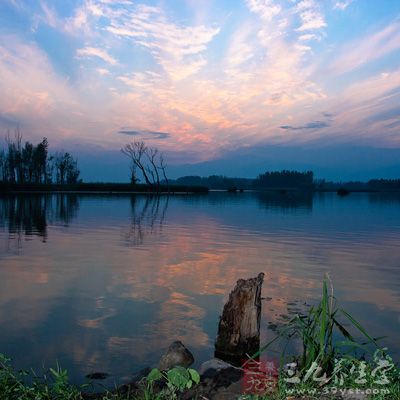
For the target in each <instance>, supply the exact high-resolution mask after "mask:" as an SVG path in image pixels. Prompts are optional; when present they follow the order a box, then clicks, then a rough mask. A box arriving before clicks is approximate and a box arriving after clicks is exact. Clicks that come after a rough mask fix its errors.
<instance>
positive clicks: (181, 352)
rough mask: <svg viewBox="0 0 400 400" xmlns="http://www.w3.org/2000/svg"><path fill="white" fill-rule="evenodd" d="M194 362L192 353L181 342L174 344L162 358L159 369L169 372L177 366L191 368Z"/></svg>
mask: <svg viewBox="0 0 400 400" xmlns="http://www.w3.org/2000/svg"><path fill="white" fill-rule="evenodd" d="M193 362H194V357H193V355H192V353H191V352H190V351H189V350H188V349H187V348H186V347H185V346H184V345H183V343H182V342H181V341H179V340H177V341H176V342H173V343H172V344H171V345H170V346H169V347H168V350H167V352H166V353H165V354H164V355H163V356H162V357H161V359H160V362H159V363H158V369H160V370H167V369H171V368H173V367H176V366H177V365H180V366H182V367H185V368H187V367H189V366H190V365H192V364H193Z"/></svg>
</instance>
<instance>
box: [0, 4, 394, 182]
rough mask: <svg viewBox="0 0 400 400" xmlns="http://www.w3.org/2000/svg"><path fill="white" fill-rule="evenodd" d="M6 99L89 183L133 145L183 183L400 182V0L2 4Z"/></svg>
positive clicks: (2, 126)
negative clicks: (289, 177)
mask: <svg viewBox="0 0 400 400" xmlns="http://www.w3.org/2000/svg"><path fill="white" fill-rule="evenodd" d="M0 93H1V96H0V135H1V133H2V132H4V135H5V134H6V132H7V130H9V129H10V130H13V129H15V128H16V127H18V128H19V129H20V131H21V132H22V134H23V137H24V139H25V140H29V141H32V142H38V141H39V140H41V138H42V137H44V136H45V137H47V138H48V140H49V143H50V147H51V149H53V150H65V151H70V152H72V153H73V154H74V155H76V156H77V157H78V161H79V164H80V166H81V170H82V176H83V178H84V179H85V180H109V181H113V180H120V181H123V180H128V179H129V171H128V167H127V161H128V160H125V159H124V158H123V155H122V154H121V153H120V151H119V150H120V148H121V147H123V146H124V145H125V144H126V143H128V142H130V141H133V140H144V141H145V142H146V143H147V144H148V145H150V146H155V147H158V148H159V149H160V150H161V151H163V152H164V153H165V156H166V159H167V162H168V164H169V171H170V176H172V177H177V176H182V175H187V174H199V175H209V174H213V173H216V174H224V175H227V176H244V177H252V176H256V175H257V174H258V173H260V172H263V171H265V170H266V169H282V168H292V169H294V168H296V169H301V170H304V169H313V170H314V172H315V173H316V175H317V176H318V177H325V178H327V179H335V180H338V179H346V180H347V179H369V178H372V177H378V176H382V177H388V178H394V177H400V1H397V0H380V1H376V0H319V1H317V0H280V1H278V0H158V1H136V0H68V1H67V0H57V1H56V0H0Z"/></svg>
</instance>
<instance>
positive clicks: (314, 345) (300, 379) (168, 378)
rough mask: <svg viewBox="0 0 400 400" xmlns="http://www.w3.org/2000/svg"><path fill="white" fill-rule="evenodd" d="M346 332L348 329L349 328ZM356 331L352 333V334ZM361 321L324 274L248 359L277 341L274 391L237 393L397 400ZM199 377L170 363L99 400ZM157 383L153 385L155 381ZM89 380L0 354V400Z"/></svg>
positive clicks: (146, 397)
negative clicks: (135, 386) (293, 352)
mask: <svg viewBox="0 0 400 400" xmlns="http://www.w3.org/2000/svg"><path fill="white" fill-rule="evenodd" d="M350 331H351V332H350ZM354 332H355V333H357V337H356V336H354V335H355V333H354ZM380 339H382V338H376V337H372V336H371V335H370V334H369V333H368V332H367V331H366V330H365V329H364V328H363V327H362V326H361V324H360V323H359V322H358V321H357V320H356V319H354V318H353V317H352V316H351V315H350V314H349V313H347V312H346V311H345V310H343V309H341V308H339V307H338V306H337V303H336V299H335V297H334V295H333V288H332V285H331V284H330V281H329V279H328V278H326V279H325V280H324V282H323V289H322V299H321V301H320V303H319V304H318V305H317V306H313V307H311V308H310V309H309V311H308V312H307V313H306V314H305V315H296V316H295V317H294V318H292V319H291V320H290V321H289V322H288V323H287V325H285V326H284V327H283V328H281V329H280V331H279V334H278V336H277V337H276V338H275V339H273V340H272V341H271V342H269V343H267V344H266V345H265V346H263V347H262V348H261V349H260V351H259V352H258V353H256V354H255V355H253V357H252V359H253V360H254V359H257V357H258V356H260V354H261V353H262V352H263V351H266V350H267V349H268V348H270V346H271V345H272V344H273V343H274V342H276V341H278V340H281V341H282V342H283V348H284V350H283V351H282V352H281V365H280V369H279V376H278V378H277V379H278V385H277V390H276V391H275V392H274V393H272V394H269V395H263V396H257V395H243V396H242V397H241V398H242V399H243V400H244V399H246V400H287V399H310V400H311V399H319V398H321V396H322V395H324V396H325V397H324V398H325V399H330V398H335V395H336V394H341V393H345V392H347V393H353V394H354V393H357V391H362V392H364V393H366V394H368V395H370V396H369V398H371V399H374V400H400V369H399V366H398V365H395V363H394V362H393V360H392V359H391V358H390V356H389V355H388V353H387V349H382V348H381V347H380V345H379V342H380ZM292 340H297V341H300V343H301V346H302V353H301V354H300V355H299V356H298V357H295V358H294V359H292V361H293V363H292V364H291V366H292V367H293V366H294V365H295V366H296V368H294V367H293V368H289V369H287V368H285V365H284V363H285V362H286V361H287V360H288V356H287V354H286V351H285V349H286V347H287V344H288V343H289V342H290V341H292ZM199 379H200V377H199V376H198V374H197V372H196V371H195V370H192V369H185V368H182V367H175V368H173V369H172V370H170V371H167V372H161V371H158V370H157V369H153V370H152V371H151V373H150V374H149V376H148V377H147V379H144V380H142V381H141V382H140V385H139V390H135V391H134V392H131V393H129V392H126V393H111V392H109V393H105V394H103V395H101V396H100V397H97V398H98V399H101V400H106V399H114V400H164V399H165V400H169V399H178V398H179V394H180V393H182V392H183V391H185V389H187V388H190V387H192V386H195V385H196V384H198V382H199ZM160 381H161V382H162V383H163V384H162V385H161V387H160V385H159V384H158V383H159V382H160ZM90 390H91V384H90V383H88V384H85V385H82V386H81V387H76V386H73V385H71V384H70V383H69V382H68V374H67V371H65V370H63V369H61V368H60V367H59V366H58V365H57V367H56V368H54V369H52V368H50V370H49V371H47V372H46V373H44V374H43V375H41V376H38V375H36V374H35V372H34V371H15V370H14V369H13V367H12V365H11V362H10V360H9V359H7V358H6V357H4V356H2V355H0V400H17V399H18V400H53V399H60V400H64V399H65V400H84V399H85V396H84V395H83V394H82V393H88V392H90Z"/></svg>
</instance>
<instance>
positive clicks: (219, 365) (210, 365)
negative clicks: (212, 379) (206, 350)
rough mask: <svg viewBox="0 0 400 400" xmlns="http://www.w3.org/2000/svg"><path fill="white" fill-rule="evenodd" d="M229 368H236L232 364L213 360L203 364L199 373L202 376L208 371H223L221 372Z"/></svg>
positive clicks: (216, 359)
mask: <svg viewBox="0 0 400 400" xmlns="http://www.w3.org/2000/svg"><path fill="white" fill-rule="evenodd" d="M227 368H235V367H234V366H233V365H232V364H229V363H227V362H225V361H222V360H220V359H218V358H212V359H211V360H208V361H206V362H204V363H203V364H201V366H200V368H199V371H198V372H199V374H200V375H203V374H204V373H205V372H206V371H208V370H210V369H214V370H216V371H221V370H223V369H227Z"/></svg>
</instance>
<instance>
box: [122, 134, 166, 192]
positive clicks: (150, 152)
mask: <svg viewBox="0 0 400 400" xmlns="http://www.w3.org/2000/svg"><path fill="white" fill-rule="evenodd" d="M121 152H122V153H123V154H125V155H126V156H127V157H129V159H130V162H131V165H130V169H131V182H132V183H133V184H135V183H136V182H137V181H138V179H137V175H136V172H137V171H140V172H141V174H142V175H143V178H144V180H145V182H146V184H147V185H149V186H156V187H158V188H159V187H160V185H161V182H160V173H162V175H163V177H164V180H165V181H166V183H167V184H168V178H167V174H166V168H167V165H166V163H165V160H164V156H163V154H162V153H161V152H160V151H159V150H158V149H157V148H155V147H147V146H146V144H145V143H144V142H142V141H140V142H139V141H134V142H131V143H128V144H127V145H125V146H124V147H123V148H122V149H121Z"/></svg>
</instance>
